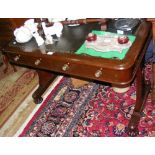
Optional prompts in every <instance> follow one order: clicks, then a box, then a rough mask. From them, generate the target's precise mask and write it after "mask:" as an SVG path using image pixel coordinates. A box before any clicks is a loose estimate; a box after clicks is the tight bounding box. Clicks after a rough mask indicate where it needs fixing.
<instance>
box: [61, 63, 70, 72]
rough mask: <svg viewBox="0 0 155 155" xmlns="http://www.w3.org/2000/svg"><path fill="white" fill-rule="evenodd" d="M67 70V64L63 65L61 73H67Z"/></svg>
mask: <svg viewBox="0 0 155 155" xmlns="http://www.w3.org/2000/svg"><path fill="white" fill-rule="evenodd" d="M68 69H69V63H67V64H64V65H63V66H62V70H63V71H67V70H68Z"/></svg>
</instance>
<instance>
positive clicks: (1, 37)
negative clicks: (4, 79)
mask: <svg viewBox="0 0 155 155" xmlns="http://www.w3.org/2000/svg"><path fill="white" fill-rule="evenodd" d="M26 19H27V18H0V54H1V57H2V58H3V62H4V63H5V66H6V67H5V69H4V72H6V71H7V68H8V60H7V57H5V56H3V55H2V51H3V50H4V49H5V47H6V46H7V44H8V43H9V42H10V40H11V39H12V38H13V32H14V30H15V29H16V28H17V27H20V26H21V25H23V23H24V21H25V20H26ZM0 61H2V60H0ZM1 63H2V62H1ZM13 68H14V70H16V69H15V67H14V66H13Z"/></svg>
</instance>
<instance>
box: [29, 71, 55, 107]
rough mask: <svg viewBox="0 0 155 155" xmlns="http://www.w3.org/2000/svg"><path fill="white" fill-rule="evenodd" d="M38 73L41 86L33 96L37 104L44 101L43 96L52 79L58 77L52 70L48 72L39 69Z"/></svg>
mask: <svg viewBox="0 0 155 155" xmlns="http://www.w3.org/2000/svg"><path fill="white" fill-rule="evenodd" d="M37 73H38V76H39V87H38V89H37V90H36V91H35V92H34V93H33V95H32V97H33V100H34V102H35V103H36V104H39V103H41V102H42V101H43V98H42V97H41V96H42V94H43V93H44V92H45V90H46V89H47V88H48V86H49V85H50V84H51V83H52V81H53V80H54V79H55V78H56V75H55V74H53V73H51V72H46V71H42V70H37Z"/></svg>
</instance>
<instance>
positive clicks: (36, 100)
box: [34, 97, 43, 104]
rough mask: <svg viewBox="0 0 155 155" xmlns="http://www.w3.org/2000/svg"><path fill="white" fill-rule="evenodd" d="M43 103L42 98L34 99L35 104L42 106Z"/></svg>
mask: <svg viewBox="0 0 155 155" xmlns="http://www.w3.org/2000/svg"><path fill="white" fill-rule="evenodd" d="M42 101H43V98H42V97H38V98H36V99H34V102H35V104H40V103H41V102H42Z"/></svg>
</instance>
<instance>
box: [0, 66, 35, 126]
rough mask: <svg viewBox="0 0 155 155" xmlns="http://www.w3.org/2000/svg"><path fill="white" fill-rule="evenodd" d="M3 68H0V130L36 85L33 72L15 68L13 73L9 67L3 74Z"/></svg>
mask: <svg viewBox="0 0 155 155" xmlns="http://www.w3.org/2000/svg"><path fill="white" fill-rule="evenodd" d="M3 67H4V66H1V67H0V128H1V127H2V126H3V124H4V123H5V122H6V121H7V120H8V118H10V116H11V115H12V114H13V113H14V112H15V110H16V109H17V108H18V107H19V105H20V104H21V103H22V102H23V100H24V99H25V98H26V97H27V96H28V95H29V94H30V92H31V91H32V90H33V89H34V88H35V87H36V86H37V84H38V77H37V74H36V72H35V71H34V70H30V69H26V68H22V67H17V66H16V69H17V71H16V72H14V71H13V69H12V68H11V67H10V66H9V68H8V70H7V73H3Z"/></svg>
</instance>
